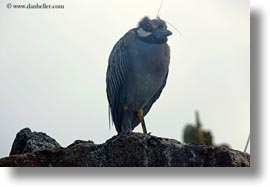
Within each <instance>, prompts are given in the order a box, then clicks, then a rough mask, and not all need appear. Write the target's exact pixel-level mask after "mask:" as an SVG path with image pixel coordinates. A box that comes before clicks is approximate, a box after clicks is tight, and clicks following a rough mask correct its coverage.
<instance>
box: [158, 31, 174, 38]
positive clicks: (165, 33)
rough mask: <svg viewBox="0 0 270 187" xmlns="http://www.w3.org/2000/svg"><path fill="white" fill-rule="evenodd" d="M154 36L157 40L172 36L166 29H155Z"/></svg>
mask: <svg viewBox="0 0 270 187" xmlns="http://www.w3.org/2000/svg"><path fill="white" fill-rule="evenodd" d="M154 35H155V36H156V37H158V38H162V37H167V36H170V35H172V32H171V31H169V30H167V29H157V30H156V31H155V32H154Z"/></svg>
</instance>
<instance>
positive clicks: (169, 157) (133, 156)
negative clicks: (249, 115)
mask: <svg viewBox="0 0 270 187" xmlns="http://www.w3.org/2000/svg"><path fill="white" fill-rule="evenodd" d="M0 166H2V167H250V155H249V154H247V153H243V152H240V151H237V150H233V149H230V148H227V147H207V146H204V145H200V144H182V143H180V142H179V141H176V140H173V139H168V138H161V137H156V136H152V135H148V134H147V135H145V134H141V133H128V134H120V135H117V136H114V137H112V138H111V139H109V140H107V141H106V142H105V143H103V144H94V142H92V141H82V140H76V141H75V142H74V143H72V144H71V145H69V146H68V147H66V148H63V147H61V146H60V145H59V144H58V143H57V142H56V141H55V140H54V139H53V138H50V137H49V136H48V135H46V134H45V133H37V132H32V131H31V130H30V129H29V128H25V129H23V130H21V131H20V132H19V133H18V134H17V136H16V138H15V140H14V143H13V146H12V150H11V153H10V156H9V157H5V158H1V159H0Z"/></svg>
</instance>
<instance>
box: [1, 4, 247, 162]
mask: <svg viewBox="0 0 270 187" xmlns="http://www.w3.org/2000/svg"><path fill="white" fill-rule="evenodd" d="M37 2H40V3H43V2H44V1H38V0H34V1H33V0H27V1H26V0H2V1H1V2H0V41H1V42H0V142H1V143H0V157H3V156H7V155H8V154H9V151H10V149H11V145H12V142H13V140H14V138H15V135H16V133H17V132H18V131H19V130H21V129H22V128H24V127H30V128H31V129H32V130H33V131H42V132H46V133H47V134H48V135H49V136H51V137H53V138H55V139H56V140H57V141H58V142H59V143H60V144H61V145H62V146H67V145H69V144H71V143H72V142H73V141H74V140H76V139H81V140H93V141H94V142H95V143H103V142H105V141H106V140H107V139H109V138H110V137H112V136H113V135H115V134H116V131H115V129H114V127H112V128H111V129H110V130H109V124H108V102H107V97H106V91H105V88H106V84H105V76H106V69H107V64H108V57H109V54H110V51H111V49H112V47H113V45H114V44H115V43H116V42H117V40H118V39H120V37H122V36H123V35H124V34H125V33H126V32H127V31H128V30H130V29H132V28H134V27H136V26H137V24H138V22H139V21H140V19H141V18H143V17H144V16H146V15H148V16H150V18H155V16H156V14H157V11H158V8H159V5H160V1H157V0H147V1H145V0H136V1H131V0H129V1H127V0H111V1H108V0H99V1H89V0H81V1H64V0H61V1H53V0H49V1H46V2H47V4H54V3H58V4H63V5H64V6H65V8H64V9H62V10H61V9H60V10H52V9H51V10H42V9H31V10H30V9H13V8H11V9H7V8H6V4H7V3H12V4H15V3H19V4H24V3H25V4H28V3H33V4H36V3H37ZM160 15H161V18H162V19H164V20H166V21H168V22H170V23H171V24H173V25H174V26H175V27H177V28H178V29H179V30H180V31H181V33H182V36H181V35H180V34H178V33H177V32H176V30H175V29H173V28H172V27H170V26H169V29H170V30H171V31H172V32H173V33H174V34H173V35H172V36H170V37H169V41H168V44H169V45H170V47H171V64H170V74H169V77H168V80H167V85H166V87H165V89H164V91H163V93H162V95H161V97H160V99H159V100H158V101H157V102H156V103H155V104H154V105H153V107H152V109H151V111H150V112H149V114H148V115H147V117H146V118H145V120H146V126H147V129H148V131H149V132H152V135H155V136H161V137H167V138H174V139H177V140H180V141H182V130H183V128H184V126H185V125H186V124H187V123H190V122H194V120H195V119H194V118H195V117H194V111H195V110H199V111H200V116H201V120H202V122H203V127H204V128H205V129H211V131H212V132H213V134H214V141H215V143H217V144H219V143H228V144H230V145H231V147H232V148H234V149H238V150H241V151H242V150H243V149H244V146H245V143H246V140H247V137H248V134H249V131H250V102H249V101H250V82H249V79H250V66H249V65H250V52H249V50H250V40H249V35H250V31H249V23H250V19H249V16H250V11H249V1H248V0H237V1H235V0H186V1H184V0H164V4H163V7H162V9H161V12H160ZM135 131H137V132H142V130H141V127H140V126H139V127H137V128H136V129H135Z"/></svg>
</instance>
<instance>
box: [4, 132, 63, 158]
mask: <svg viewBox="0 0 270 187" xmlns="http://www.w3.org/2000/svg"><path fill="white" fill-rule="evenodd" d="M60 147H61V146H60V144H59V143H57V142H56V141H55V139H53V138H51V137H50V136H48V135H47V134H45V133H43V132H31V130H30V129H29V128H24V129H22V130H21V131H20V132H18V133H17V135H16V138H15V140H14V142H13V145H12V148H11V151H10V154H9V155H15V154H24V153H34V152H37V151H43V150H46V149H49V148H60Z"/></svg>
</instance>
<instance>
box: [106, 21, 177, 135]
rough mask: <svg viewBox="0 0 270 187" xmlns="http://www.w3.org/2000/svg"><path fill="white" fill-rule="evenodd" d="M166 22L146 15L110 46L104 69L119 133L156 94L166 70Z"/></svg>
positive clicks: (132, 125)
mask: <svg viewBox="0 0 270 187" xmlns="http://www.w3.org/2000/svg"><path fill="white" fill-rule="evenodd" d="M171 34H172V33H171V32H170V31H169V30H167V26H166V23H165V22H164V21H163V20H161V19H159V18H157V19H154V20H150V19H149V18H147V17H145V18H144V19H142V21H141V22H140V23H139V26H138V27H137V28H135V29H132V30H130V31H129V32H127V33H126V34H125V35H124V36H123V37H122V38H121V39H120V40H119V41H118V42H117V43H116V44H115V46H114V47H113V49H112V52H111V54H110V57H109V64H108V69H107V76H106V83H107V89H106V91H107V97H108V101H109V107H110V111H111V115H112V119H113V122H114V125H115V128H116V130H117V132H118V133H121V132H127V131H132V130H133V129H134V128H135V127H136V126H137V125H138V124H139V123H140V122H142V120H141V119H140V118H139V116H138V113H139V111H140V110H141V111H143V117H144V116H145V115H146V114H147V113H148V112H149V110H150V108H151V107H152V105H153V103H154V102H155V101H156V100H157V99H158V98H159V96H160V94H161V92H162V90H163V88H164V86H165V84H166V80H167V76H168V72H169V61H170V49H169V46H168V44H167V36H169V35H171Z"/></svg>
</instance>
